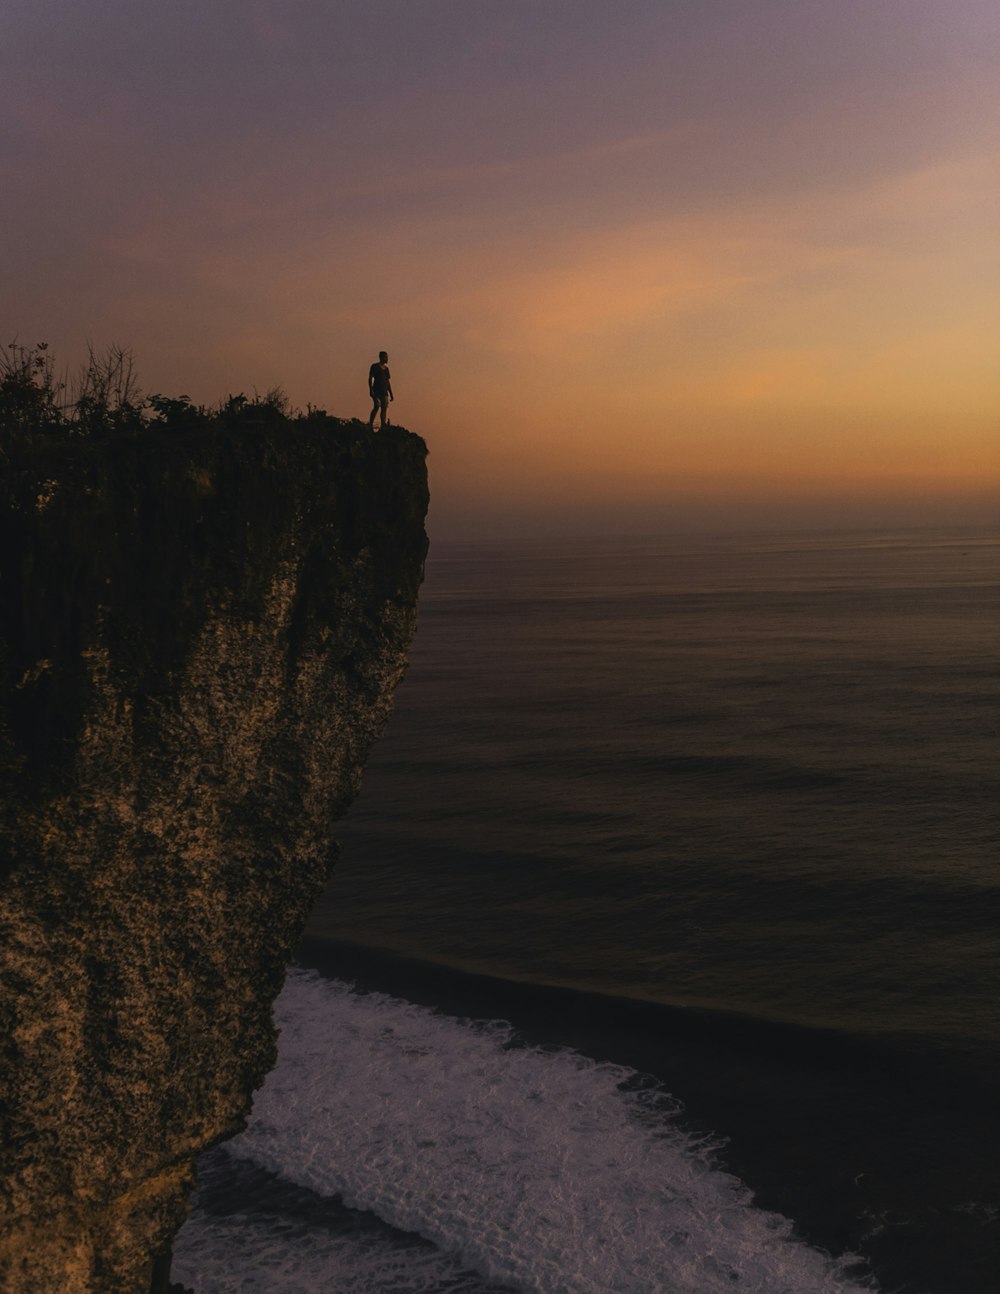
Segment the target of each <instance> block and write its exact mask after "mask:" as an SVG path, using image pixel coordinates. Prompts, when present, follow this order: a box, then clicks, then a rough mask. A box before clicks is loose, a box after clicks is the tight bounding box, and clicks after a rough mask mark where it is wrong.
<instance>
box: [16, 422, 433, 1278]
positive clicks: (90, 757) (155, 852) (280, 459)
mask: <svg viewBox="0 0 1000 1294" xmlns="http://www.w3.org/2000/svg"><path fill="white" fill-rule="evenodd" d="M425 452H426V451H425V447H424V444H423V442H422V441H421V440H420V439H419V438H418V437H416V436H413V435H411V434H410V433H408V432H405V431H403V430H402V429H399V428H391V429H387V430H386V432H385V433H381V434H377V435H372V434H371V433H370V432H369V431H368V430H367V428H364V427H362V426H361V425H360V424H356V423H355V424H343V423H339V422H337V421H336V420H334V419H323V418H317V419H313V421H312V423H311V424H310V425H303V424H302V423H298V424H296V423H292V422H287V421H284V420H281V419H278V420H276V421H275V420H271V422H270V423H269V424H261V425H256V426H254V425H241V426H240V427H239V428H229V429H227V428H224V427H218V426H213V427H211V428H209V429H205V428H203V429H200V430H197V431H169V430H168V431H162V430H161V431H153V430H150V431H148V432H146V433H144V434H143V435H141V436H136V435H131V436H129V435H123V436H119V437H113V436H112V437H110V438H106V439H104V440H99V441H86V440H85V439H83V438H66V439H64V440H63V441H62V442H56V441H54V440H53V441H50V442H48V443H47V446H45V447H36V448H35V449H33V450H32V451H31V452H26V453H22V454H21V455H20V456H19V458H18V461H17V462H16V463H12V462H11V461H9V460H8V462H7V464H6V466H5V467H4V470H3V471H2V472H0V514H2V516H0V527H2V530H0V621H2V640H0V688H2V704H0V775H2V782H3V806H2V809H0V836H2V854H0V867H2V873H0V887H2V888H0V923H2V927H0V944H2V947H0V992H2V1021H0V1027H2V1043H0V1045H2V1048H3V1056H2V1078H0V1107H2V1109H3V1112H4V1114H3V1118H4V1126H3V1141H4V1148H3V1162H2V1170H0V1171H2V1179H0V1212H2V1219H3V1220H2V1223H0V1228H2V1230H0V1288H2V1289H3V1290H5V1291H7V1294H53V1292H54V1291H56V1290H59V1291H61V1292H62V1294H77V1292H81V1294H82V1292H83V1291H87V1292H88V1294H119V1292H122V1294H125V1292H128V1294H132V1292H133V1291H135V1292H139V1291H141V1292H142V1294H147V1292H148V1291H149V1290H150V1289H151V1288H152V1289H166V1287H167V1284H168V1277H167V1275H166V1272H167V1269H168V1267H169V1245H170V1240H171V1237H172V1235H173V1233H174V1231H175V1230H176V1228H177V1227H178V1226H179V1225H180V1223H181V1221H182V1220H183V1217H184V1215H185V1211H186V1200H187V1194H188V1191H189V1187H190V1184H191V1181H192V1174H193V1163H194V1159H195V1156H196V1155H197V1154H198V1152H199V1151H201V1150H202V1149H203V1148H204V1147H206V1146H208V1145H210V1144H211V1143H213V1142H215V1141H218V1140H219V1139H221V1138H225V1137H228V1136H230V1135H232V1134H233V1133H234V1132H236V1131H238V1130H239V1129H240V1128H241V1127H242V1126H243V1122H244V1119H245V1116H246V1114H247V1111H248V1108H249V1104H250V1099H251V1094H252V1093H253V1091H254V1089H255V1088H256V1087H258V1086H259V1085H260V1083H261V1081H262V1080H263V1077H264V1075H265V1074H266V1072H267V1071H268V1069H269V1068H270V1066H271V1065H272V1063H273V1060H274V1054H275V1035H274V1029H273V1027H272V1023H271V1004H272V1001H273V999H274V998H275V996H276V994H277V992H278V990H279V988H280V986H281V983H282V980H283V976H284V969H285V965H286V963H287V961H288V959H289V956H290V952H291V949H292V947H293V945H294V942H295V940H296V937H297V935H298V933H299V931H300V930H301V927H302V925H303V923H304V921H305V918H306V915H307V913H308V911H309V908H310V906H311V904H312V903H313V901H314V899H315V897H316V895H317V894H318V892H319V890H320V889H321V888H322V886H323V884H324V882H325V881H326V879H327V877H328V875H329V871H330V868H331V865H332V861H333V859H334V857H335V854H336V845H335V842H334V839H333V829H334V823H335V821H336V819H337V818H338V817H339V816H340V815H341V814H342V813H343V812H344V810H345V809H346V808H347V806H348V805H349V804H350V802H351V800H352V798H353V796H354V795H355V794H356V792H357V790H358V785H359V780H360V777H361V773H362V770H363V767H364V764H365V759H366V755H367V752H368V749H369V746H370V745H371V743H372V741H373V740H374V739H375V738H376V737H377V736H378V735H379V733H380V732H381V730H382V728H383V726H384V725H385V722H386V720H387V717H388V714H389V709H390V706H391V699H392V693H393V689H394V687H395V686H396V684H397V682H398V681H399V679H400V677H401V675H402V673H403V670H404V666H405V653H406V650H407V645H408V643H409V640H410V637H411V635H412V632H413V629H414V623H415V612H416V597H417V590H418V587H419V584H420V580H421V578H422V571H423V560H424V556H425V552H426V538H425V535H424V529H423V520H424V514H425V511H426V504H427V486H426V474H425V468H424V459H425Z"/></svg>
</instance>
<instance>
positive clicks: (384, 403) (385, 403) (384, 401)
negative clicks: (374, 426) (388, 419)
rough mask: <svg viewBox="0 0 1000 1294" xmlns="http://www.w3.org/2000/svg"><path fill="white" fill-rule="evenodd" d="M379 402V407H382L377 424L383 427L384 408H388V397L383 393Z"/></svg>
mask: <svg viewBox="0 0 1000 1294" xmlns="http://www.w3.org/2000/svg"><path fill="white" fill-rule="evenodd" d="M380 403H381V408H382V416H381V418H379V422H378V425H379V426H380V427H384V426H385V411H386V409H388V407H389V397H388V396H387V395H384V396H383V397H382V400H381V402H380Z"/></svg>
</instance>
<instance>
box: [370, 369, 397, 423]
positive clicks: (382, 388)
mask: <svg viewBox="0 0 1000 1294" xmlns="http://www.w3.org/2000/svg"><path fill="white" fill-rule="evenodd" d="M368 394H369V395H370V396H371V398H372V412H371V417H370V418H369V419H368V426H369V427H371V429H372V431H374V430H375V415H376V414H377V413H378V412H379V410H381V412H382V417H381V418H380V419H379V424H378V425H379V426H380V427H384V426H385V424H386V423H387V422H388V421H389V419H388V416H387V415H386V409H387V408H388V407H389V401H390V400H392V399H393V398H394V397H393V394H392V382H391V381H390V379H389V356H388V355H387V354H386V353H385V351H384V350H380V351H379V353H378V362H377V363H375V364H373V365H372V366H371V368H370V369H369V370H368Z"/></svg>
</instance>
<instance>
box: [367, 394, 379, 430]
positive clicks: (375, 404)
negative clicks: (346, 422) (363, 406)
mask: <svg viewBox="0 0 1000 1294" xmlns="http://www.w3.org/2000/svg"><path fill="white" fill-rule="evenodd" d="M381 403H382V402H381V400H379V398H378V396H377V395H372V411H371V413H370V414H369V415H368V426H369V427H371V429H372V431H374V430H375V415H376V414H377V413H378V411H379V406H380V404H381Z"/></svg>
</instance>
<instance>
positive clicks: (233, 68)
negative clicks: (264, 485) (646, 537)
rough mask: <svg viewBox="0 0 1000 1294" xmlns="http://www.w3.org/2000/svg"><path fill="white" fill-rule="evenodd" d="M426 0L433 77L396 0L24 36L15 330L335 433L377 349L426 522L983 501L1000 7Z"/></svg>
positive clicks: (885, 508)
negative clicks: (410, 437) (303, 412)
mask: <svg viewBox="0 0 1000 1294" xmlns="http://www.w3.org/2000/svg"><path fill="white" fill-rule="evenodd" d="M81 7H82V8H83V9H91V8H92V9H93V13H92V17H93V18H94V20H95V21H97V22H98V25H99V22H100V20H99V14H100V9H99V7H97V6H90V5H87V4H84V5H83V6H81ZM448 7H449V6H448V5H447V4H445V5H442V6H440V7H435V6H431V7H428V8H426V9H424V10H423V12H424V15H425V17H427V15H429V14H431V13H437V14H439V21H440V23H441V24H444V29H445V30H446V31H447V33H448V35H449V37H450V38H452V39H453V40H458V42H459V44H460V45H461V46H462V48H461V49H458V50H456V51H454V52H455V54H456V58H457V63H456V70H455V71H454V72H453V73H452V74H451V76H450V79H449V78H448V77H445V76H444V75H443V69H444V68H446V67H450V66H451V64H450V63H449V61H448V56H447V51H446V50H444V49H443V48H442V40H443V36H442V33H441V32H436V31H434V30H432V28H433V27H434V22H432V21H431V20H430V18H427V21H426V22H425V23H424V24H423V26H421V25H420V13H419V11H421V8H422V7H421V6H419V5H418V6H410V7H409V8H407V7H406V6H402V5H396V4H392V3H387V4H383V5H381V6H376V10H374V11H373V10H370V9H369V8H367V7H365V6H361V5H360V4H354V3H353V0H351V2H350V3H348V4H346V5H344V6H342V7H340V8H339V10H338V13H337V14H336V15H331V14H329V13H328V12H327V10H326V8H325V7H322V6H314V5H310V4H306V5H304V6H302V7H301V8H296V9H295V10H294V11H292V10H289V9H287V8H283V7H282V6H279V5H275V4H269V3H254V4H252V5H250V6H249V7H248V12H249V15H250V16H249V18H248V19H246V20H244V19H242V18H240V17H239V15H240V13H241V12H242V11H241V10H240V9H239V8H238V7H233V6H229V5H223V6H220V9H224V10H225V11H226V14H227V15H228V19H227V21H228V22H229V23H230V27H228V28H226V27H225V24H222V25H221V26H220V25H219V24H221V23H222V20H221V19H220V18H218V17H215V18H213V17H212V16H211V15H206V16H204V17H203V18H202V19H201V20H199V22H200V24H201V26H202V27H203V28H204V30H201V31H200V32H199V31H197V30H196V31H194V32H184V33H181V32H180V31H179V30H178V29H177V28H176V25H174V26H169V19H167V18H159V19H156V20H155V22H156V23H159V24H161V26H162V24H167V26H164V27H162V30H161V31H160V32H159V37H158V38H159V39H160V41H161V44H162V45H163V51H162V53H161V54H160V55H151V54H150V53H149V52H148V42H149V41H150V40H153V39H154V36H155V33H151V32H150V31H145V30H142V31H138V32H136V33H135V34H134V35H131V34H126V33H124V32H121V31H119V32H117V33H116V40H118V41H119V42H122V43H123V48H121V49H118V48H117V46H115V45H113V44H110V45H109V44H107V43H106V44H105V45H104V46H101V47H100V49H99V50H98V51H97V54H95V59H96V63H95V67H94V69H93V70H92V73H91V75H93V77H95V78H101V79H99V80H98V79H95V80H94V81H93V82H92V83H87V81H86V75H87V74H86V72H85V71H83V70H80V69H81V64H80V62H79V60H77V61H76V62H72V61H71V60H72V59H75V58H76V52H77V51H76V48H75V45H74V40H75V41H76V42H77V43H79V42H80V41H84V42H85V41H86V39H87V35H86V33H85V32H84V31H83V29H82V28H81V29H80V30H77V31H76V32H75V33H74V32H72V31H70V32H68V33H65V34H64V35H63V36H62V37H61V38H57V37H55V36H52V35H51V33H50V39H49V40H48V41H47V42H43V41H41V40H38V41H36V42H35V44H32V33H31V31H30V30H29V25H28V24H29V19H27V18H26V19H23V20H22V22H23V29H22V30H20V31H17V30H15V32H14V37H15V45H16V43H17V39H18V38H19V39H20V41H21V44H22V46H23V49H22V55H23V59H22V72H21V74H20V75H21V83H20V85H19V91H20V93H19V97H18V105H19V111H20V120H21V124H22V127H23V132H24V140H23V149H22V155H21V156H20V157H18V158H16V159H15V160H16V161H17V163H18V166H19V171H20V173H21V174H23V176H24V183H23V184H22V185H21V186H20V189H19V193H20V197H19V199H18V202H19V203H20V206H19V207H18V209H17V211H16V212H15V215H16V217H17V218H18V219H19V220H20V222H21V223H20V229H19V232H18V235H17V237H18V239H19V242H18V244H17V245H18V246H19V248H20V250H21V252H22V255H21V257H20V258H19V266H20V268H19V270H18V272H17V273H15V275H14V276H13V284H12V288H13V290H12V292H11V293H10V294H9V298H8V302H7V309H8V311H9V314H8V316H7V320H8V329H9V331H10V332H11V334H12V335H13V333H14V332H17V333H19V334H20V336H21V338H22V340H31V341H34V340H40V339H42V338H43V337H44V338H45V339H46V340H48V341H49V342H50V343H51V345H52V347H53V349H54V350H55V351H56V352H57V353H58V354H59V355H60V356H61V357H65V358H66V359H67V360H68V361H70V362H72V361H74V360H75V359H76V358H77V357H78V356H79V354H80V351H81V349H82V344H83V340H84V338H87V337H89V338H92V339H93V340H94V341H95V342H97V343H98V344H101V343H102V342H104V341H116V342H121V343H123V344H127V345H130V346H131V347H132V348H133V349H134V351H135V353H136V357H137V360H138V364H139V368H140V376H141V378H142V379H143V384H144V386H145V387H146V389H147V390H159V391H164V392H168V393H173V394H180V393H182V392H183V393H186V394H189V395H190V396H191V397H192V398H194V399H196V400H199V401H205V402H214V401H217V400H218V399H220V398H222V397H224V396H225V395H226V394H227V393H228V392H230V391H232V392H236V391H249V390H251V389H253V387H254V386H256V387H257V388H258V389H261V390H264V389H267V388H268V387H271V386H273V385H281V386H282V387H284V388H285V390H286V391H287V392H288V394H289V395H290V397H291V399H292V401H293V403H296V404H298V405H300V406H304V405H305V404H306V403H307V402H308V403H312V404H314V405H320V406H323V407H326V408H327V409H329V410H330V412H332V413H336V414H338V415H341V416H352V415H356V416H366V415H367V409H368V403H367V399H366V374H367V368H368V364H369V363H370V362H371V360H372V358H374V356H375V354H376V353H377V351H378V350H379V349H382V348H384V349H386V350H388V351H389V352H390V366H391V368H392V371H393V385H394V389H395V392H396V396H397V403H396V405H395V406H394V408H393V413H394V414H395V416H396V417H397V418H398V420H399V421H400V422H401V423H403V424H404V425H406V426H408V427H410V428H412V429H413V430H415V431H417V432H419V433H420V434H422V435H424V436H425V438H426V439H427V441H428V443H429V446H430V450H431V460H430V463H431V473H432V497H433V510H432V530H433V528H434V527H437V528H438V531H439V533H441V534H442V535H445V536H454V537H461V536H462V535H465V534H468V535H473V534H489V533H493V532H497V533H502V532H504V531H505V530H509V531H511V532H514V533H522V532H530V531H531V530H532V529H536V530H538V531H539V532H545V531H550V530H553V529H555V530H558V529H559V527H560V526H561V525H562V526H564V527H565V528H567V529H579V528H581V527H586V526H587V524H588V519H589V520H591V521H593V524H594V525H595V526H600V527H603V528H604V529H607V528H609V527H613V526H614V525H615V524H616V521H617V522H618V523H620V525H621V527H622V528H623V529H630V528H636V527H638V528H642V529H651V528H655V527H656V526H669V525H671V524H672V523H676V524H679V525H682V526H683V527H685V528H687V527H691V526H694V527H697V526H699V525H704V526H706V527H715V526H717V525H719V524H720V523H721V522H722V521H728V520H729V519H731V521H732V525H733V527H734V528H735V527H736V526H737V525H738V524H740V523H744V522H745V523H746V524H748V525H754V526H758V525H760V524H763V523H765V522H766V521H767V520H768V519H769V518H770V519H772V520H773V521H774V524H775V525H776V526H781V525H784V524H793V523H794V524H808V522H809V520H810V519H811V518H816V519H818V520H820V521H821V523H822V524H824V525H828V524H832V523H833V522H835V520H836V518H837V517H838V515H842V516H843V519H844V521H845V524H852V525H853V524H859V523H864V524H871V525H877V524H879V523H880V522H882V521H884V522H885V523H886V524H888V525H895V524H900V523H902V522H904V521H905V522H907V523H908V524H914V523H916V522H918V521H919V520H921V519H923V518H926V519H927V520H928V521H931V522H934V523H938V522H941V523H956V522H961V521H968V522H970V523H986V522H989V521H992V520H995V519H996V516H997V513H996V499H997V495H998V490H997V487H998V485H1000V467H998V455H997V453H996V450H997V435H996V432H997V410H998V404H1000V402H998V396H1000V368H998V360H997V356H998V354H1000V309H998V305H997V302H998V291H997V289H998V287H1000V239H998V238H997V235H996V230H995V222H994V213H995V211H996V210H997V207H998V205H1000V175H998V170H997V166H996V157H997V153H998V144H1000V114H998V112H997V107H998V106H1000V93H998V91H997V88H996V84H995V72H994V69H995V55H996V54H997V53H1000V20H998V18H997V15H996V12H995V10H994V9H993V7H992V6H991V5H986V4H985V3H983V4H981V3H980V0H966V2H965V3H964V4H962V5H958V6H955V5H953V4H947V3H945V0H914V4H913V5H912V6H910V7H908V8H907V10H906V12H905V14H898V15H896V16H895V17H894V16H893V15H890V14H887V13H876V12H872V10H871V7H870V6H865V5H859V4H856V3H853V0H844V4H843V5H842V6H840V8H841V10H842V12H841V15H840V17H839V19H838V16H837V12H836V11H837V9H838V6H836V5H833V6H827V7H825V8H824V9H823V10H822V11H821V10H820V9H818V8H816V7H813V6H801V5H797V4H793V3H792V2H791V0H773V3H768V4H766V5H762V6H760V7H759V10H758V11H757V12H756V13H751V12H749V10H748V8H747V7H746V6H742V5H739V4H736V3H735V0H733V3H731V4H723V5H722V6H713V7H712V13H708V12H707V11H704V12H702V13H701V14H699V13H697V12H695V10H696V9H697V8H698V7H692V6H672V5H663V4H653V3H639V2H636V3H632V2H631V0H630V2H629V3H626V4H625V5H624V6H623V7H622V8H621V10H620V11H617V12H616V15H615V18H614V21H612V18H611V16H610V15H609V14H608V13H607V12H606V10H605V9H604V8H602V6H600V5H598V4H596V3H591V2H590V0H581V3H580V4H578V5H576V6H575V8H574V10H573V12H574V15H575V21H574V23H573V24H571V25H570V26H569V27H567V26H565V25H564V19H565V6H564V5H561V4H559V3H552V4H545V5H541V6H539V8H538V9H537V10H536V11H534V13H533V14H532V13H530V12H529V11H528V10H526V9H521V8H519V7H512V9H511V10H510V12H509V13H504V14H499V13H493V14H490V13H487V12H485V11H484V12H482V13H479V12H474V11H472V12H470V11H468V10H466V9H463V11H462V12H463V14H464V15H465V17H464V18H463V23H462V30H461V32H459V33H457V34H456V33H455V32H454V31H453V30H452V29H451V28H449V27H448V23H447V22H446V21H445V18H444V17H443V16H441V15H443V13H444V10H445V9H448ZM49 8H51V9H52V14H53V15H57V13H58V10H57V6H55V4H54V0H47V3H45V4H42V5H41V6H40V9H41V10H42V11H47V9H49ZM557 11H558V13H557ZM25 12H27V11H25ZM38 12H39V10H38V9H37V8H36V9H35V10H33V11H32V13H33V14H34V15H35V18H36V19H37V15H38ZM373 13H375V14H376V15H381V20H382V21H384V22H385V24H386V27H385V31H386V33H387V34H386V41H387V51H388V52H387V59H388V62H389V64H390V72H391V74H389V75H387V76H386V77H385V81H384V90H382V91H380V93H379V95H378V96H377V97H375V98H369V99H364V98H363V97H362V99H360V100H359V99H358V98H357V96H356V93H355V91H356V89H357V86H358V85H360V84H361V80H360V79H359V78H362V71H361V70H359V69H358V68H356V67H355V65H354V63H353V62H352V59H353V58H354V56H355V55H357V56H358V57H360V52H361V51H362V50H363V49H364V41H363V39H362V35H361V34H359V33H363V32H364V30H365V27H366V24H368V23H370V22H371V21H373V20H374V19H373V18H372V16H371V15H372V14H373ZM557 20H558V21H557ZM54 21H55V19H54ZM59 21H61V20H59ZM80 21H81V22H82V18H81V20H80ZM153 21H154V20H152V19H150V22H153ZM435 21H438V20H437V19H436V20H435ZM213 23H215V24H216V26H215V27H213ZM352 24H353V25H352ZM13 25H14V27H15V28H17V22H16V21H15V23H14V24H13ZM67 25H69V24H67ZM154 25H155V23H154ZM197 26H198V24H196V27H197ZM224 28H225V29H224ZM555 30H558V32H559V34H560V39H559V41H556V42H553V41H551V40H550V39H549V38H550V37H551V35H552V32H553V31H555ZM546 33H548V36H546ZM210 37H211V38H212V39H214V40H215V45H214V46H213V47H212V48H222V46H220V45H219V42H220V40H223V39H225V40H228V41H230V42H231V44H232V50H231V53H230V54H228V55H226V54H225V53H223V54H221V55H218V57H221V58H223V59H226V58H228V60H229V62H227V63H224V64H222V65H220V66H216V65H215V64H214V63H213V62H212V59H211V58H209V57H208V55H207V54H206V53H204V51H205V50H208V48H209V44H210V39H209V38H210ZM198 39H201V41H202V45H201V46H198V45H197V40H198ZM60 40H62V41H63V42H64V44H60ZM94 40H95V41H97V40H98V37H97V36H95V37H94ZM130 41H133V42H135V45H136V49H137V50H138V49H140V48H141V50H142V54H141V58H142V59H145V60H147V62H148V63H149V66H147V67H146V68H145V70H144V73H143V75H141V76H140V71H142V69H140V71H136V72H135V73H134V77H135V82H134V84H130V83H129V73H128V72H127V71H126V72H123V71H122V67H126V60H127V58H128V57H129V56H130V55H129V50H130V48H131V46H130V45H129V42H130ZM143 41H145V42H147V44H146V45H142V42H143ZM192 42H193V43H192ZM324 42H325V46H324ZM338 42H339V44H338ZM345 42H346V43H345ZM352 42H353V44H352ZM463 42H465V44H463ZM341 47H343V50H344V52H343V53H342V54H341V55H338V54H336V53H335V52H334V53H331V54H329V57H330V58H333V59H334V61H335V62H336V60H337V58H338V57H339V58H340V59H341V61H340V62H339V63H337V65H336V68H334V69H332V70H331V69H329V68H328V67H327V66H326V64H325V63H324V61H323V57H322V56H321V54H320V53H319V52H315V53H314V51H320V50H322V49H324V48H326V50H328V51H336V50H339V49H341ZM109 48H110V51H111V52H110V53H109V52H108V51H109ZM225 48H227V49H228V48H229V46H228V45H226V46H225ZM32 50H35V57H36V59H37V64H36V66H35V69H34V73H31V67H32V63H31V58H32V53H31V51H32ZM463 51H464V54H463ZM133 53H134V51H133ZM43 56H44V57H43ZM137 57H138V56H137ZM61 58H62V59H63V60H64V68H63V71H64V77H63V81H62V83H60V84H59V85H57V84H56V82H55V81H53V82H52V83H51V84H50V85H46V84H45V83H44V78H45V76H50V77H51V76H53V75H54V73H53V71H52V69H57V68H59V67H60V59H61ZM116 59H121V60H122V67H119V66H118V65H117V64H116V62H115V60H116ZM199 59H201V60H202V61H201V62H199ZM312 59H315V63H313V62H311V61H310V60H312ZM150 60H152V61H151V62H150ZM185 60H186V62H185ZM254 60H256V62H255V61H254ZM49 64H51V67H50V66H49ZM182 64H183V65H184V66H185V67H186V68H187V69H188V70H187V72H186V74H185V75H186V76H187V77H188V81H187V82H186V83H185V84H186V88H185V93H184V95H180V94H179V91H178V90H177V88H176V85H175V81H174V77H173V72H174V71H175V70H176V66H180V65H182ZM71 68H72V69H73V70H72V71H70V69H71ZM762 68H763V71H762V70H761V69H762ZM255 69H256V71H255ZM321 72H322V73H323V76H321V75H320V73H321ZM333 72H337V73H338V75H333ZM251 73H254V75H251ZM327 73H329V75H327ZM116 74H117V79H116ZM244 74H245V75H244ZM255 76H256V78H257V79H256V82H255V80H254V77H255ZM338 76H339V78H340V79H339V80H338ZM241 78H242V79H241ZM352 78H353V79H352ZM244 80H247V81H248V83H249V84H250V85H254V84H256V86H257V88H256V90H255V92H254V93H253V94H251V93H250V91H249V90H248V89H246V88H245V85H244ZM341 82H343V89H342V90H338V89H337V87H338V85H339V84H340V83H341ZM227 96H228V97H227ZM241 96H243V97H241ZM241 112H242V115H241ZM53 141H57V142H58V143H59V147H58V148H56V149H55V150H54V151H53V149H52V148H51V147H50V146H51V145H52V144H53ZM46 149H48V152H46ZM46 158H48V161H47V162H46V160H45V159H46ZM46 166H48V167H50V168H53V169H52V170H51V171H47V170H46ZM56 172H58V174H57V173H56ZM57 197H58V201H59V202H60V203H62V204H63V205H66V199H67V198H68V199H70V203H69V207H70V209H71V211H72V213H73V214H72V218H67V221H66V223H60V217H59V216H58V215H57V206H56V201H57ZM16 205H17V204H15V206H16ZM60 209H61V208H60Z"/></svg>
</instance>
